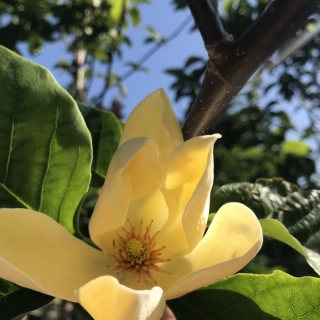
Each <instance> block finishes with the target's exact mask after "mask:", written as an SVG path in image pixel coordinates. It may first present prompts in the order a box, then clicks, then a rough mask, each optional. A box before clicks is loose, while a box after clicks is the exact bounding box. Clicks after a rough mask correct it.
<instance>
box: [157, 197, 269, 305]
mask: <svg viewBox="0 0 320 320" xmlns="http://www.w3.org/2000/svg"><path fill="white" fill-rule="evenodd" d="M262 241H263V235H262V230H261V226H260V223H259V221H258V219H257V217H256V216H255V214H254V213H253V212H252V211H251V210H250V209H249V208H248V207H246V206H245V205H243V204H240V203H227V204H225V205H224V206H222V207H221V208H220V209H219V211H218V212H217V214H216V216H215V218H214V219H213V221H212V223H211V225H210V227H209V229H208V231H207V233H206V234H205V236H204V238H203V239H202V240H201V241H200V243H199V244H198V246H197V247H196V248H195V249H194V250H193V251H192V252H191V253H189V254H188V255H186V256H185V257H183V258H180V259H177V260H174V261H171V262H166V263H163V264H162V265H161V267H163V268H164V269H166V270H167V271H169V272H171V275H170V276H163V275H159V277H157V280H158V283H159V285H160V286H161V287H162V288H163V289H164V291H165V292H166V298H167V299H174V298H176V297H179V296H182V295H184V294H186V293H188V292H190V291H193V290H195V289H198V288H200V287H202V286H206V285H209V284H212V283H214V282H217V281H219V280H221V279H223V278H224V277H227V276H230V275H232V274H234V273H235V272H237V271H239V270H240V269H242V268H243V267H244V266H245V265H246V264H247V263H248V262H249V261H250V260H251V259H252V258H253V257H254V256H255V255H256V254H257V253H258V251H259V250H260V248H261V245H262Z"/></svg>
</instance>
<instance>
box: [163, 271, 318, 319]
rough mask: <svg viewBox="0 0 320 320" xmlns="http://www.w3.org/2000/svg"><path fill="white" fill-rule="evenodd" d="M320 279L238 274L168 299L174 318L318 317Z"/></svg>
mask: <svg viewBox="0 0 320 320" xmlns="http://www.w3.org/2000/svg"><path fill="white" fill-rule="evenodd" d="M319 287H320V279H318V278H312V277H303V278H294V277H292V276H290V275H288V274H286V273H284V272H281V271H275V272H274V273H272V274H270V275H253V274H238V275H235V276H232V277H230V278H228V279H225V280H222V281H220V282H218V283H216V284H214V285H211V286H208V287H205V288H202V289H200V290H197V291H194V292H192V293H189V294H187V295H185V296H183V297H181V298H179V299H175V300H172V301H168V303H169V306H170V307H171V308H172V310H173V312H174V313H175V316H176V317H177V319H184V320H194V319H199V320H201V319H214V320H239V319H259V320H275V319H279V320H289V319H290V320H291V319H305V320H307V319H308V320H311V319H319V318H320V300H319V294H318V293H319Z"/></svg>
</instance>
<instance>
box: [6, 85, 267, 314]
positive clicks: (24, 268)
mask: <svg viewBox="0 0 320 320" xmlns="http://www.w3.org/2000/svg"><path fill="white" fill-rule="evenodd" d="M219 137H220V136H219V135H218V134H216V135H211V136H201V137H195V138H193V139H190V140H188V141H186V142H184V141H183V137H182V133H181V130H180V127H179V123H178V121H177V119H176V117H175V115H174V112H173V110H172V107H171V104H170V101H169V100H168V98H167V96H166V94H165V92H164V91H163V90H157V91H155V92H154V93H152V94H151V95H149V96H148V97H147V98H145V99H144V100H143V101H142V102H141V103H140V104H139V105H138V107H137V108H136V109H135V110H134V111H133V112H132V113H131V115H130V116H129V118H128V120H127V123H126V126H125V129H124V132H123V135H122V138H121V141H120V144H119V148H118V150H117V151H116V153H115V155H114V157H113V159H112V161H111V164H110V166H109V169H108V173H107V177H106V180H105V183H104V186H103V188H102V190H101V194H100V196H99V199H98V202H97V204H96V207H95V210H94V213H93V216H92V218H91V220H90V224H89V230H90V237H91V239H92V241H93V242H94V243H95V244H96V245H97V247H98V248H99V249H101V250H99V249H95V248H92V247H90V246H89V245H87V244H86V243H84V242H82V241H80V240H78V239H76V238H74V237H73V236H72V235H71V234H69V233H68V232H67V231H66V230H65V229H64V228H63V227H62V226H60V225H59V224H58V223H56V222H55V221H53V220H52V219H50V218H49V217H47V216H45V215H43V214H41V213H38V212H35V211H32V210H27V209H1V210H0V276H1V277H3V278H5V279H8V280H10V281H12V282H15V283H17V284H19V285H21V286H24V287H27V288H31V289H33V290H37V291H40V292H43V293H46V294H49V295H52V296H56V297H59V298H62V299H66V300H70V301H77V302H80V303H81V304H82V305H83V307H84V308H85V309H86V310H87V311H88V312H89V313H90V314H91V315H92V316H93V317H94V318H95V319H97V320H100V319H101V320H102V319H160V317H161V315H162V313H163V310H164V306H165V299H167V300H168V299H173V298H177V297H180V296H182V295H184V294H186V293H188V292H190V291H192V290H195V289H198V288H200V287H202V286H206V285H209V284H212V283H214V282H217V281H219V280H221V279H222V278H224V277H227V276H230V275H232V274H234V273H235V272H237V271H238V270H240V269H241V268H242V267H244V266H245V265H246V264H247V263H248V262H249V261H250V260H251V259H252V258H253V257H254V256H255V255H256V253H257V252H258V251H259V249H260V247H261V244H262V231H261V227H260V224H259V222H258V220H257V218H256V216H255V215H254V213H253V212H252V211H251V210H250V209H249V208H247V207H246V206H244V205H242V204H239V203H228V204H226V205H224V206H223V207H221V208H220V210H219V211H218V212H217V214H216V216H215V218H214V219H213V222H212V223H211V225H210V227H209V228H208V230H207V232H206V233H205V229H206V223H207V218H208V208H209V196H210V190H211V187H212V183H213V144H214V142H215V141H216V139H217V138H219ZM204 233H205V235H204ZM160 288H161V289H160Z"/></svg>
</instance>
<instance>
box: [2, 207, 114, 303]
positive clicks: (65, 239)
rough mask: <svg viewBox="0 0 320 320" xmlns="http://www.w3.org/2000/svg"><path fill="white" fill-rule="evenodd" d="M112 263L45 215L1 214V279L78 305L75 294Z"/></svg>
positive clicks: (15, 211)
mask: <svg viewBox="0 0 320 320" xmlns="http://www.w3.org/2000/svg"><path fill="white" fill-rule="evenodd" d="M108 261H109V260H108V258H107V257H106V256H105V255H104V254H103V253H102V252H101V251H99V250H96V249H94V248H92V247H90V246H89V245H87V244H86V243H84V242H83V241H81V240H79V239H77V238H75V237H74V236H72V235H71V234H70V233H69V232H68V231H66V229H64V228H63V227H62V226H61V225H59V224H58V223H56V222H55V221H54V220H52V219H51V218H49V217H48V216H46V215H44V214H42V213H39V212H36V211H32V210H27V209H1V210H0V277H2V278H4V279H7V280H10V281H12V282H14V283H17V284H18V285H21V286H24V287H27V288H30V289H33V290H36V291H40V292H43V293H46V294H48V295H52V296H55V297H59V298H61V299H66V300H69V301H76V298H75V295H74V290H75V289H78V288H79V287H81V286H82V285H84V284H85V283H87V282H88V281H90V280H92V279H94V278H96V277H98V276H101V275H105V274H106V273H107V271H108V269H107V268H106V265H107V264H108ZM109 273H110V272H109Z"/></svg>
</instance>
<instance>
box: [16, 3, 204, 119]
mask: <svg viewBox="0 0 320 320" xmlns="http://www.w3.org/2000/svg"><path fill="white" fill-rule="evenodd" d="M140 10H141V14H142V20H141V25H140V26H139V27H138V28H133V27H130V29H129V30H128V32H129V37H130V39H131V41H132V47H127V46H123V51H122V54H123V57H122V60H117V61H116V63H115V64H114V72H115V73H117V74H120V75H121V74H123V73H124V72H125V71H127V70H128V68H126V67H125V64H126V63H127V62H129V61H131V62H134V61H137V60H139V58H140V57H141V56H142V55H143V54H144V53H145V51H146V50H149V48H150V47H151V46H152V45H149V46H145V45H144V44H143V41H144V39H145V38H146V37H147V36H148V34H147V32H146V30H145V29H144V27H145V26H151V27H153V28H154V29H155V30H157V31H158V32H159V33H160V35H161V36H163V37H166V36H168V35H169V34H171V33H172V32H173V31H174V30H175V29H176V28H177V27H178V26H179V25H180V24H181V23H182V22H183V21H184V20H186V19H187V18H188V17H189V18H190V23H189V24H188V26H187V27H186V28H185V29H184V30H183V31H182V32H181V33H180V34H179V36H178V37H177V38H175V39H174V40H173V41H171V42H169V43H168V44H166V45H165V46H163V47H162V48H161V49H159V50H158V51H157V52H156V53H155V54H154V55H153V56H152V57H151V58H149V59H148V60H147V62H146V63H145V65H144V66H145V67H147V68H148V69H149V72H148V73H145V72H137V73H135V74H134V75H132V76H131V77H130V78H128V79H127V80H126V81H125V83H124V85H125V88H126V91H127V97H126V98H123V97H121V95H120V92H119V90H118V89H117V88H113V89H111V90H110V91H109V93H108V94H107V96H106V99H105V102H106V104H108V102H110V101H112V100H113V99H114V98H118V99H120V100H122V101H123V103H124V105H125V110H124V114H125V116H127V115H128V114H129V113H130V111H131V110H132V109H133V108H134V107H135V106H136V105H137V104H138V103H139V102H140V101H141V100H142V99H143V98H144V97H146V96H147V95H148V94H149V93H151V92H152V91H154V90H156V89H157V88H160V87H161V88H164V89H165V90H166V91H167V93H168V95H169V97H170V99H171V101H172V102H173V103H174V101H173V100H174V92H172V91H171V90H170V84H171V83H172V82H173V79H174V78H173V77H172V76H169V75H166V74H164V72H163V71H164V70H165V69H168V68H178V67H181V66H182V65H183V64H184V62H185V61H186V59H187V58H188V57H190V56H191V55H195V56H201V57H203V58H206V57H207V53H206V51H205V49H204V45H203V42H202V39H201V36H200V34H199V33H198V32H190V29H191V27H192V26H193V21H192V18H191V15H190V12H189V11H188V10H180V11H174V8H173V6H172V5H171V0H155V1H153V3H152V4H142V5H141V6H140ZM19 48H20V49H22V52H23V55H24V56H25V57H26V58H28V59H30V60H32V61H35V62H37V63H39V64H41V65H42V66H44V67H46V68H47V69H49V70H50V71H51V72H52V73H53V75H54V76H55V78H56V79H57V80H58V82H59V83H60V84H61V85H62V86H63V85H66V84H67V83H68V81H69V80H70V79H69V78H68V76H67V75H66V74H65V73H64V74H62V73H61V72H59V71H58V70H56V69H54V64H55V63H56V62H57V60H58V59H60V58H67V54H66V52H65V49H64V48H65V45H64V44H62V43H55V44H46V45H45V47H44V49H43V50H42V52H41V53H39V54H38V55H37V56H31V55H29V54H28V51H27V48H26V46H25V45H23V44H22V45H20V47H19ZM93 87H94V90H97V92H98V91H99V88H101V82H99V81H97V82H95V83H94V84H93ZM185 105H186V102H185V101H181V102H180V101H179V103H174V106H175V110H176V113H177V115H178V116H180V117H181V115H182V114H183V112H184V110H185V107H186V106H185Z"/></svg>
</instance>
